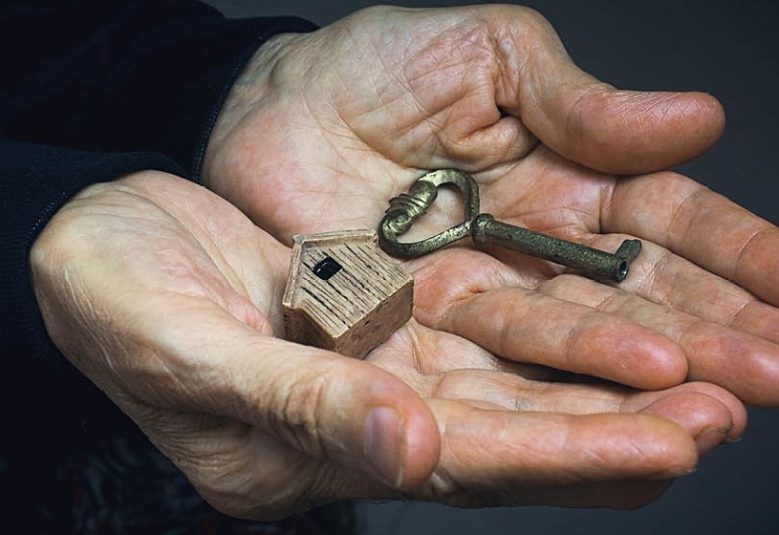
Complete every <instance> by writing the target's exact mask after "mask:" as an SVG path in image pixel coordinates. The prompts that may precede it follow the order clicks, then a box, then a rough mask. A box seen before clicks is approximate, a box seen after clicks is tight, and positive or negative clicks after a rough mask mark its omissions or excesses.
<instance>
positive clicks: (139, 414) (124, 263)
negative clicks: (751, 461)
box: [31, 171, 746, 519]
mask: <svg viewBox="0 0 779 535" xmlns="http://www.w3.org/2000/svg"><path fill="white" fill-rule="evenodd" d="M462 254H469V253H468V252H462ZM289 255H290V250H289V249H288V248H287V247H286V246H284V245H282V244H280V243H279V242H278V241H276V240H275V239H273V238H272V237H271V236H269V235H268V234H266V233H265V232H263V231H262V230H260V229H259V228H257V227H256V226H254V224H253V223H251V222H250V221H249V220H248V219H247V218H246V217H245V216H244V215H243V214H242V213H241V212H240V211H238V210H237V209H236V208H235V207H233V206H232V205H230V204H229V203H227V202H226V201H224V200H223V199H221V198H220V197H218V196H216V195H215V194H213V193H211V192H209V191H208V190H206V189H204V188H202V187H200V186H197V185H195V184H192V183H190V182H187V181H185V180H184V179H181V178H177V177H174V176H171V175H166V174H164V173H160V172H153V171H149V172H143V173H137V174H134V175H131V176H128V177H125V178H123V179H120V180H117V181H115V182H112V183H110V184H97V185H94V186H92V187H90V188H88V189H86V190H85V191H83V192H82V193H81V194H79V195H78V196H77V197H76V198H74V199H73V200H72V201H70V202H69V203H68V204H67V205H66V206H65V207H64V208H63V209H61V210H60V211H59V212H58V213H57V215H56V216H55V217H54V218H53V219H52V220H51V221H50V222H49V224H48V225H47V227H46V228H45V229H44V232H43V233H42V234H41V236H40V237H39V238H38V240H37V241H36V243H35V245H34V247H33V250H32V253H31V265H32V274H33V282H34V287H35V290H36V294H37V297H38V301H39V304H40V306H41V311H42V313H43V317H44V321H45V323H46V327H47V330H48V332H49V333H50V335H51V337H52V340H53V341H54V342H55V343H56V344H57V346H58V347H59V348H60V349H61V350H62V352H63V353H64V354H65V355H66V356H67V357H68V358H69V359H70V360H71V361H72V362H73V363H74V364H75V365H76V366H77V367H78V368H79V369H80V370H81V371H82V372H83V373H84V374H85V375H86V376H88V377H89V378H90V379H91V380H92V381H94V382H95V383H96V384H97V385H98V386H99V387H100V388H101V389H103V390H104V391H105V392H106V393H107V394H108V396H109V397H110V398H111V399H112V400H113V401H114V402H115V403H116V404H117V405H119V407H121V408H122V410H124V411H125V412H126V413H127V414H128V415H130V417H132V418H133V419H134V420H135V421H136V422H137V424H138V425H139V426H140V427H141V429H143V431H144V432H145V433H146V434H147V435H148V436H149V438H150V439H151V440H152V442H153V443H154V444H155V445H156V446H157V447H158V448H159V449H160V450H161V451H162V452H164V453H165V454H166V455H167V456H168V457H169V458H170V459H171V460H172V461H173V462H174V463H175V464H176V465H177V466H178V467H179V468H180V469H181V470H182V471H183V472H184V473H185V474H186V475H187V477H188V478H189V479H190V481H191V482H192V483H193V485H194V486H195V487H196V489H197V490H198V491H199V492H200V493H201V495H202V496H203V497H205V498H206V499H207V500H208V501H209V502H210V503H211V504H213V505H214V506H215V507H216V508H218V509H220V510H222V511H224V512H226V513H228V514H232V515H235V516H241V517H247V518H261V519H272V518H277V517H280V516H285V515H288V514H290V513H291V512H293V511H297V510H304V509H307V508H308V507H311V506H312V505H313V504H317V503H323V502H327V501H332V500H338V499H346V498H358V497H363V498H365V497H367V498H392V497H399V496H407V497H413V498H418V499H425V500H440V501H443V502H445V503H452V504H457V505H491V504H535V503H542V504H565V505H581V506H585V505H586V506H591V505H607V506H612V507H636V506H638V505H641V504H643V503H646V502H647V501H649V500H651V499H654V498H655V497H656V496H657V495H659V493H661V492H662V490H663V489H664V488H665V487H666V486H667V485H668V484H669V483H670V482H671V481H672V479H673V478H675V477H678V476H680V475H684V474H687V473H689V472H690V471H692V470H693V468H694V466H695V464H696V462H697V459H698V456H699V455H700V454H702V453H705V452H706V451H708V450H709V449H711V448H712V447H714V446H715V445H716V444H718V443H719V442H720V441H722V440H724V439H735V438H737V437H738V436H739V435H740V434H741V432H742V431H743V429H744V425H745V420H746V415H745V411H744V407H743V406H742V405H741V403H740V402H739V401H738V400H737V399H736V398H735V397H733V396H732V395H731V394H729V393H728V392H726V391H725V390H723V389H721V388H719V387H717V386H714V385H710V384H704V383H687V384H684V385H680V386H676V387H673V388H671V389H667V390H661V391H656V392H637V391H632V390H630V389H627V388H621V387H616V386H603V385H598V384H572V383H554V382H548V381H545V380H544V374H545V372H544V371H543V370H538V369H535V368H533V367H525V366H521V365H518V364H515V363H510V362H506V361H504V360H502V359H498V358H495V357H494V356H493V355H491V354H490V353H488V352H487V351H485V350H483V349H482V348H480V347H479V346H477V345H475V344H473V343H472V342H469V341H468V340H466V339H464V338H462V337H459V336H456V335H453V334H449V333H447V332H444V331H443V330H435V329H431V328H428V327H425V326H422V325H420V324H419V323H418V322H416V321H414V320H412V321H410V322H409V323H408V324H407V325H406V326H405V327H404V328H402V329H401V330H400V331H399V332H397V333H396V334H395V335H394V336H392V337H391V338H390V339H389V340H388V341H387V342H386V343H385V344H383V345H382V346H380V347H379V348H377V349H376V350H375V351H374V352H373V353H372V355H371V357H370V359H369V360H370V362H363V361H360V360H356V359H350V358H346V357H343V356H340V355H336V354H333V353H330V352H327V351H323V350H319V349H316V348H311V347H305V346H301V345H296V344H293V343H290V342H286V341H284V340H282V339H280V338H279V336H278V335H279V334H280V328H281V327H280V325H279V321H280V314H281V311H280V301H281V293H282V291H283V288H284V283H285V280H286V275H287V266H288V262H289ZM430 291H433V290H430ZM382 368H384V369H382ZM387 370H389V372H391V373H389V372H388V371H387ZM533 375H535V376H536V378H535V379H533V378H532V376H533ZM372 414H373V415H374V416H375V417H374V418H372V417H371V415H372ZM393 415H394V416H393Z"/></svg>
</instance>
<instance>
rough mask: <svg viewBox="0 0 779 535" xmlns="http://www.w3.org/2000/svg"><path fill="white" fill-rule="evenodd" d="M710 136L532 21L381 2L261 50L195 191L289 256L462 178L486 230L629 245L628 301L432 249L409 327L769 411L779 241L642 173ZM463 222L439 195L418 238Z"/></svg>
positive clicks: (678, 185)
mask: <svg viewBox="0 0 779 535" xmlns="http://www.w3.org/2000/svg"><path fill="white" fill-rule="evenodd" d="M723 124H724V116H723V112H722V109H721V107H720V105H719V104H718V103H717V101H716V100H715V99H713V98H712V97H710V96H708V95H704V94H701V93H648V92H635V91H620V90H616V89H614V88H613V87H611V86H609V85H607V84H604V83H602V82H599V81H597V80H595V79H594V78H592V77H591V76H589V75H587V74H586V73H584V72H582V71H581V70H579V69H578V68H577V67H576V66H575V65H574V64H573V63H572V62H571V60H570V59H569V57H568V56H567V54H566V52H565V50H564V48H563V46H562V45H561V44H560V41H559V40H558V38H557V37H556V35H555V33H554V31H553V30H552V28H551V27H550V26H549V25H548V23H547V22H546V21H545V20H544V19H543V18H542V17H541V16H539V15H538V14H537V13H535V12H533V11H530V10H527V9H525V8H520V7H516V6H480V7H467V8H452V9H439V10H410V9H399V8H386V7H381V8H372V9H368V10H365V11H361V12H358V13H356V14H354V15H352V16H350V17H347V18H345V19H343V20H341V21H339V22H336V23H335V24H333V25H331V26H328V27H326V28H323V29H321V30H319V31H317V32H314V33H312V34H308V35H282V36H278V37H276V38H275V39H273V40H272V41H270V42H269V43H267V44H266V45H265V46H264V47H263V48H262V49H261V50H260V51H259V52H258V53H257V54H256V55H255V57H254V58H253V61H252V62H251V64H250V65H249V66H248V67H247V69H246V71H245V72H244V73H243V75H242V77H241V79H240V80H239V82H238V83H237V84H236V85H235V87H234V88H233V91H232V94H231V96H230V98H229V99H228V101H227V103H226V106H225V108H224V109H223V111H222V113H221V115H220V117H219V119H218V121H217V124H216V128H215V130H214V132H213V135H212V138H211V140H210V144H209V149H208V151H207V153H206V158H205V165H204V170H203V175H204V180H205V183H206V184H207V185H208V186H209V187H210V188H212V189H213V190H214V191H216V192H217V193H219V194H220V195H222V196H224V197H226V198H227V199H229V200H230V201H231V202H233V203H235V204H236V205H238V206H239V207H241V209H242V210H243V211H244V212H245V213H247V214H248V215H249V216H250V217H251V218H252V219H253V220H254V221H255V222H257V224H259V225H260V226H262V227H263V228H265V229H267V230H269V231H270V232H271V233H272V234H273V235H274V236H276V237H277V238H278V239H279V240H281V241H283V242H286V243H289V241H290V239H291V236H292V235H293V234H295V233H305V232H321V231H324V230H336V229H344V228H360V227H367V228H375V227H376V226H377V225H378V222H379V221H380V219H381V217H382V214H383V211H384V210H385V209H386V207H387V205H388V200H389V199H390V198H391V197H394V196H396V195H397V194H398V193H400V192H402V191H405V190H407V189H408V187H409V185H410V184H411V183H412V182H413V181H414V180H415V179H416V178H418V177H419V176H420V175H421V174H423V173H424V171H425V170H427V169H430V168H440V167H454V168H459V169H464V170H467V171H469V172H471V173H472V174H473V176H474V177H475V178H476V180H477V182H478V183H479V184H480V186H481V197H482V209H483V210H484V211H487V212H490V213H492V214H493V215H494V216H495V217H496V218H497V219H499V220H503V221H506V222H509V223H513V224H517V225H521V226H526V227H530V228H532V229H535V230H539V231H542V232H546V233H548V234H552V235H555V236H558V237H562V238H566V239H570V240H574V241H578V242H582V243H586V244H588V245H591V246H595V247H598V248H602V249H606V250H610V251H614V250H615V249H616V248H617V246H618V245H619V243H620V242H621V240H622V239H623V238H624V237H626V235H629V236H632V237H638V238H640V239H642V240H643V242H644V251H643V252H642V253H641V255H640V256H639V258H638V260H637V261H636V262H634V263H633V265H632V269H631V274H630V276H629V277H628V279H627V280H626V281H625V282H623V283H622V284H621V285H619V286H616V285H606V284H600V283H596V282H593V281H589V280H586V279H583V278H581V277H578V276H576V275H573V274H570V273H567V272H565V271H563V270H561V269H560V268H559V266H555V265H552V264H549V263H546V262H542V261H538V260H536V259H532V258H528V257H526V256H522V255H519V254H512V253H507V252H506V251H501V250H499V249H490V250H489V251H488V252H489V253H491V254H490V255H488V254H485V253H484V252H478V251H475V250H473V249H469V248H468V247H456V248H451V249H448V250H444V251H441V252H438V253H435V254H431V255H429V256H427V257H424V258H421V259H419V260H416V261H414V262H413V263H411V265H410V267H409V268H410V269H412V270H413V271H414V276H415V279H416V286H417V292H416V311H415V318H416V319H417V321H419V322H420V323H421V324H422V325H425V326H427V327H429V328H432V329H437V330H443V331H446V332H449V333H452V334H455V335H459V336H462V337H465V338H467V339H469V340H472V341H474V342H476V343H477V344H479V345H481V346H482V347H484V348H485V349H487V350H489V351H491V352H493V353H495V354H497V355H500V356H501V357H504V358H506V359H510V360H513V361H517V362H525V363H536V364H544V365H548V366H552V367H555V368H559V369H563V370H569V371H572V372H576V373H588V374H593V375H597V376H599V377H602V378H605V379H609V380H613V381H617V382H620V383H624V384H627V385H630V386H633V387H638V388H648V389H657V388H664V387H668V386H671V385H674V384H678V383H679V382H681V381H684V380H704V381H709V382H714V383H717V384H719V385H722V386H724V387H725V388H727V389H729V390H731V391H732V392H734V393H736V394H737V395H738V396H739V397H740V398H742V399H743V400H746V401H748V402H750V403H755V404H760V405H769V406H777V405H779V310H777V308H776V305H779V290H778V288H779V232H777V230H776V228H775V227H774V226H773V225H771V224H770V223H768V222H766V221H764V220H761V219H759V218H757V217H756V216H754V215H752V214H750V213H749V212H748V211H746V210H744V209H742V208H740V207H738V206H736V205H734V204H733V203H731V202H729V201H728V200H727V199H725V198H723V197H721V196H718V195H717V194H715V193H712V192H711V191H709V190H707V189H706V188H704V187H703V186H701V185H700V184H697V183H696V182H694V181H692V180H690V179H688V178H685V177H683V176H680V175H677V174H673V173H668V172H654V173H652V172H653V171H657V170H661V169H665V168H667V167H668V166H670V165H674V164H677V163H680V162H682V161H684V160H687V159H689V158H692V157H694V156H696V155H697V154H699V153H701V152H702V151H704V150H705V149H707V148H708V147H709V146H710V145H711V144H712V143H713V142H714V141H715V140H716V139H717V138H718V136H719V134H720V133H721V130H722V128H723ZM626 173H629V174H635V173H648V174H641V175H638V176H633V177H632V178H620V177H618V176H617V174H626ZM442 197H445V196H442ZM455 205H456V202H455V201H454V200H452V198H448V199H447V198H443V199H439V204H438V205H437V206H436V207H434V209H433V210H432V211H431V213H430V214H428V216H426V217H427V219H426V220H424V221H420V222H419V223H418V224H417V227H418V228H417V229H416V230H418V231H419V234H417V235H416V236H417V237H419V236H421V235H424V234H427V235H430V234H432V233H433V232H434V231H436V230H439V229H441V228H444V227H445V226H446V225H447V224H448V223H451V222H453V221H452V220H451V219H448V216H447V214H456V213H460V210H459V209H458V208H457V207H456V206H455Z"/></svg>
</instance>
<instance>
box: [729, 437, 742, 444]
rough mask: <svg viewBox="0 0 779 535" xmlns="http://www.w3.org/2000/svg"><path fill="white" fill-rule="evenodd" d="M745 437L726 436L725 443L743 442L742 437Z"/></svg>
mask: <svg viewBox="0 0 779 535" xmlns="http://www.w3.org/2000/svg"><path fill="white" fill-rule="evenodd" d="M742 438H744V437H742V436H738V437H725V443H727V444H735V443H736V442H741V439H742Z"/></svg>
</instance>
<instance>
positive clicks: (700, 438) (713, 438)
mask: <svg viewBox="0 0 779 535" xmlns="http://www.w3.org/2000/svg"><path fill="white" fill-rule="evenodd" d="M727 436H728V429H720V428H717V427H707V428H705V429H704V430H703V431H701V432H700V433H698V435H697V436H696V437H695V445H696V446H698V454H699V455H703V454H705V453H708V452H710V451H711V450H713V449H714V448H715V447H716V446H718V445H719V444H720V443H721V442H722V441H724V440H725V437H727Z"/></svg>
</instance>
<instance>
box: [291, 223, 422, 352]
mask: <svg viewBox="0 0 779 535" xmlns="http://www.w3.org/2000/svg"><path fill="white" fill-rule="evenodd" d="M413 286H414V282H413V279H412V278H411V276H410V275H409V274H407V273H406V272H404V271H403V270H402V269H400V267H399V266H398V265H397V263H396V262H395V260H393V259H392V258H390V257H389V256H388V255H387V254H386V253H385V252H384V251H382V250H381V249H379V247H378V243H377V235H376V232H375V231H372V230H346V231H338V232H328V233H324V234H310V235H300V236H295V238H294V245H293V248H292V260H291V263H290V269H289V278H288V280H287V288H286V290H285V291H284V298H283V300H282V305H283V308H284V327H285V329H286V337H287V339H289V340H292V341H294V342H300V343H303V344H308V345H313V346H317V347H322V348H325V349H330V350H332V351H336V352H338V353H342V354H344V355H349V356H353V357H358V358H363V357H364V356H365V355H366V354H367V353H368V352H369V351H370V350H371V349H373V348H375V347H376V346H378V345H379V344H381V343H382V342H384V341H385V340H386V339H387V338H389V336H390V335H391V334H392V333H393V332H395V331H396V330H397V329H398V328H400V327H401V326H403V325H404V324H405V323H406V321H408V319H409V318H410V317H411V312H412V308H413Z"/></svg>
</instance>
